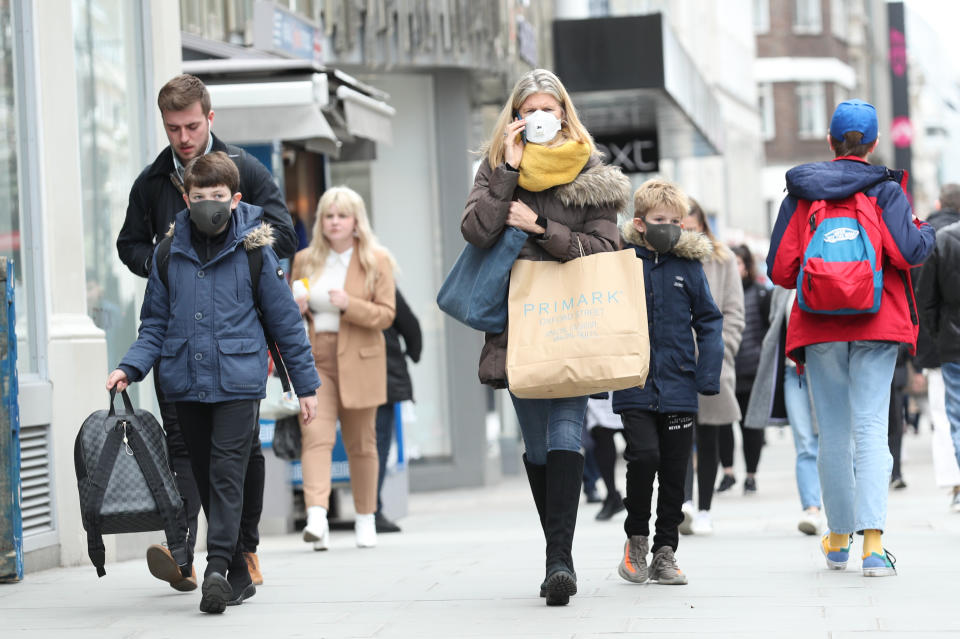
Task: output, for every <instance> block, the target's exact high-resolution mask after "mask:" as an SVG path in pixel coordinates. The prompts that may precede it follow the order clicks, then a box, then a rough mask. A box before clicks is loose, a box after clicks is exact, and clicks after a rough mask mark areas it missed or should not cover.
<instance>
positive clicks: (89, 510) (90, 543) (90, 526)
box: [81, 402, 124, 577]
mask: <svg viewBox="0 0 960 639" xmlns="http://www.w3.org/2000/svg"><path fill="white" fill-rule="evenodd" d="M111 406H112V402H111ZM123 423H124V420H117V422H116V423H115V424H114V425H113V427H112V428H111V429H110V432H108V433H107V439H106V441H104V443H103V448H101V449H100V457H98V458H97V467H96V469H94V471H93V475H92V476H90V477H89V478H88V479H87V482H88V486H89V492H88V493H87V501H86V503H85V504H83V507H84V509H83V512H82V513H81V515H82V517H83V520H84V522H86V524H87V525H86V526H85V527H86V529H87V555H88V556H89V557H90V561H91V562H92V563H93V566H94V568H96V569H97V576H98V577H103V576H104V575H105V574H107V571H106V570H105V569H104V567H103V565H104V563H106V550H105V549H104V547H103V535H102V534H101V533H100V523H101V518H100V509H101V508H103V495H104V493H106V491H107V483H108V482H109V481H110V475H111V474H112V473H113V466H114V464H116V463H117V455H118V454H119V453H120V444H121V443H122V441H123V426H122V424H123Z"/></svg>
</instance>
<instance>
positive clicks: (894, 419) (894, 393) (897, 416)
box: [887, 384, 904, 481]
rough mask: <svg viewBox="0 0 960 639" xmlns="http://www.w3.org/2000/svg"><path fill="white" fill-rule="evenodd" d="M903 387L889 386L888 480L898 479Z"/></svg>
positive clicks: (901, 434)
mask: <svg viewBox="0 0 960 639" xmlns="http://www.w3.org/2000/svg"><path fill="white" fill-rule="evenodd" d="M903 412H904V411H903V387H900V386H897V385H896V384H891V386H890V414H889V418H888V419H889V421H888V424H887V445H888V446H889V448H890V455H891V456H892V457H893V470H892V471H891V473H890V480H891V481H892V480H894V479H899V478H900V449H901V448H902V444H903V424H904V418H903Z"/></svg>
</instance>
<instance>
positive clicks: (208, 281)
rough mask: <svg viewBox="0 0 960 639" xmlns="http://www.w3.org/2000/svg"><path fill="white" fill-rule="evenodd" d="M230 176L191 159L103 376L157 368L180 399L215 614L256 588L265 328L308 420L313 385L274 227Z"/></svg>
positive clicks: (203, 604)
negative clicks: (165, 241)
mask: <svg viewBox="0 0 960 639" xmlns="http://www.w3.org/2000/svg"><path fill="white" fill-rule="evenodd" d="M238 183H239V173H238V171H237V167H236V165H235V164H234V163H233V161H232V160H230V158H229V157H228V156H227V155H226V154H225V153H222V152H214V153H208V154H206V155H202V156H200V157H198V158H196V159H195V160H193V161H192V162H191V163H190V164H189V165H188V166H187V168H186V171H185V173H184V186H185V189H186V195H184V200H185V202H186V203H187V206H188V208H187V209H185V210H183V211H181V212H180V213H178V214H177V216H176V222H175V224H174V225H173V226H171V228H170V231H169V233H168V235H169V236H171V238H172V240H171V243H170V245H169V253H168V256H167V259H166V261H165V264H164V265H163V266H158V264H157V259H158V257H157V255H156V254H155V255H154V258H153V260H154V264H153V268H151V269H150V279H149V280H148V282H147V290H146V294H145V296H144V301H143V307H142V309H141V313H140V319H141V324H140V331H139V335H138V337H137V341H136V342H135V343H134V344H133V345H132V346H131V347H130V349H129V350H128V351H127V354H126V355H125V356H124V358H123V360H122V361H121V362H120V365H119V366H118V367H117V370H115V371H113V372H112V373H110V375H109V377H108V378H107V388H108V389H111V388H113V387H114V386H116V387H117V389H118V390H123V389H125V388H126V387H127V385H128V384H130V383H131V382H137V381H140V380H142V379H143V378H144V377H145V376H146V374H147V373H148V372H149V371H150V369H151V368H154V366H156V371H155V374H156V375H157V376H158V379H159V384H160V388H161V390H162V391H163V394H164V396H165V397H166V398H167V399H168V400H170V401H172V402H174V403H175V404H176V409H177V415H178V417H179V420H180V424H181V429H182V432H183V437H184V440H185V441H186V445H187V449H188V451H189V454H190V464H191V466H192V468H193V473H194V476H195V477H196V480H197V487H198V488H199V490H200V500H201V503H202V505H203V510H204V512H205V514H206V516H207V521H208V524H209V525H208V530H207V568H206V571H205V573H204V579H203V586H202V598H201V600H200V610H201V611H203V612H211V613H220V612H223V611H224V609H225V607H226V606H227V605H233V604H238V603H241V602H242V601H243V600H244V599H246V598H248V597H250V596H252V595H253V594H254V593H255V592H256V588H255V587H254V586H253V584H252V582H251V578H250V574H249V572H248V571H247V565H246V562H245V561H244V558H243V554H242V553H241V552H240V549H239V548H238V545H237V538H238V535H239V530H240V517H241V512H242V508H243V483H244V477H245V474H246V465H247V461H248V459H249V455H250V446H251V434H252V433H253V431H254V428H255V426H256V419H257V415H258V411H257V408H258V406H259V402H260V399H262V398H263V397H264V395H265V387H266V375H267V344H266V340H265V337H264V327H265V328H266V329H267V330H268V331H269V333H270V335H271V336H272V337H273V338H274V339H275V340H276V342H277V346H278V347H279V350H280V353H281V354H282V356H283V360H284V362H285V363H286V366H287V370H288V372H289V373H290V378H291V380H292V382H293V387H294V390H295V391H296V393H297V396H298V397H299V398H300V410H301V413H302V415H303V419H304V423H308V422H309V421H310V420H312V419H313V416H314V415H315V414H316V410H317V398H316V389H317V387H318V386H320V379H319V377H318V376H317V371H316V368H314V364H313V356H312V354H311V351H310V344H309V343H308V342H307V336H306V334H305V333H304V331H303V324H302V323H301V319H300V311H299V310H298V308H297V304H296V302H295V301H294V300H293V296H292V295H291V293H290V289H289V288H288V286H287V282H286V280H285V279H284V277H283V270H282V269H281V268H280V266H279V263H278V261H277V256H276V254H275V253H274V252H273V249H272V248H271V244H272V243H273V234H272V231H271V228H270V226H269V225H267V224H263V223H261V222H260V218H261V212H260V210H259V208H258V207H254V206H251V205H248V204H246V203H244V202H240V197H241V194H240V193H239V192H237V187H238ZM254 250H256V251H260V254H261V257H262V263H261V270H260V275H259V280H258V285H257V287H256V290H254V287H253V278H252V277H251V274H250V261H249V259H248V256H247V252H248V251H254ZM158 254H159V252H158ZM255 300H256V301H255ZM258 306H259V308H260V310H261V312H262V319H261V318H259V317H258V315H257V307H258ZM261 322H262V323H261Z"/></svg>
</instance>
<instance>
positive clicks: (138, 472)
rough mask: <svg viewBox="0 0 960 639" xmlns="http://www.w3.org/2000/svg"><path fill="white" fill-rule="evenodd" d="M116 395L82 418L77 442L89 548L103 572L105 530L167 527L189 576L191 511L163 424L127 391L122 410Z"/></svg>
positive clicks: (75, 450) (175, 552) (172, 546)
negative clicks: (169, 453) (180, 488)
mask: <svg viewBox="0 0 960 639" xmlns="http://www.w3.org/2000/svg"><path fill="white" fill-rule="evenodd" d="M115 396H116V391H114V390H111V391H110V408H109V410H98V411H96V412H95V413H92V414H91V415H90V416H89V417H87V418H86V419H85V420H84V421H83V425H82V426H80V432H79V433H77V438H76V440H75V442H74V446H73V463H74V466H75V468H76V471H77V484H78V487H79V489H80V514H81V518H82V521H83V529H84V530H85V531H87V554H88V555H89V556H90V561H91V562H92V563H93V565H94V567H95V568H96V569H97V575H98V576H100V577H102V576H104V575H105V574H106V572H107V571H106V570H104V567H103V564H104V562H105V561H106V559H105V556H104V555H105V551H104V547H103V537H102V535H105V534H116V533H132V532H145V531H150V530H163V531H164V532H165V533H166V536H167V545H168V547H169V549H170V553H171V554H172V555H173V558H174V559H175V560H176V562H177V564H178V565H179V566H180V568H181V573H183V575H184V576H185V577H186V576H189V570H188V568H187V564H188V559H187V547H186V541H187V534H188V533H187V521H186V514H185V510H184V506H183V500H182V499H181V498H180V493H179V491H178V490H177V485H176V481H175V480H174V477H173V472H172V471H171V470H170V464H169V462H168V460H167V442H166V438H165V437H164V434H163V429H162V428H161V427H160V424H159V423H157V420H156V418H155V417H154V416H153V415H151V414H150V413H149V412H148V411H145V410H137V411H135V410H134V409H133V404H131V402H130V397H129V396H128V395H127V392H126V391H123V392H122V393H121V396H122V398H123V406H124V412H123V413H120V414H118V413H117V412H116V410H115V409H114V405H113V404H114V398H115Z"/></svg>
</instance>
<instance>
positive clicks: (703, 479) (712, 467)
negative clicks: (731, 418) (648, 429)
mask: <svg viewBox="0 0 960 639" xmlns="http://www.w3.org/2000/svg"><path fill="white" fill-rule="evenodd" d="M727 426H729V424H727ZM721 428H722V426H714V425H712V424H701V423H699V422H697V424H696V426H695V428H694V430H695V431H696V440H697V506H698V508H699V509H700V510H710V506H711V505H712V504H713V485H714V483H715V482H716V481H717V462H718V461H719V454H720V453H719V449H720V429H721ZM683 499H684V501H692V500H693V451H692V450H691V451H690V461H689V462H687V475H686V479H685V481H684V482H683Z"/></svg>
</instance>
